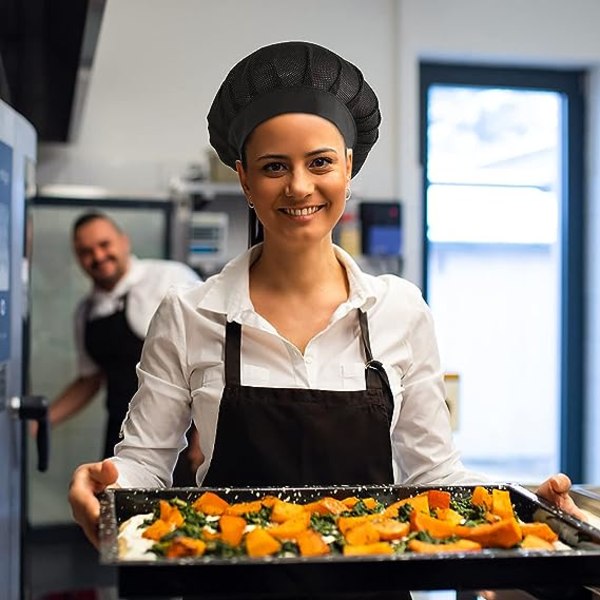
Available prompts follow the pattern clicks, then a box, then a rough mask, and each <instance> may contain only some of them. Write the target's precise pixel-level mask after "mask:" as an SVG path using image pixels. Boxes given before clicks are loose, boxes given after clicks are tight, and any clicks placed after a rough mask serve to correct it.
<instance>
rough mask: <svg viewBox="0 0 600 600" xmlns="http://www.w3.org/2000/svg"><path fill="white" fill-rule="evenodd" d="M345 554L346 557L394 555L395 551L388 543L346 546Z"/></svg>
mask: <svg viewBox="0 0 600 600" xmlns="http://www.w3.org/2000/svg"><path fill="white" fill-rule="evenodd" d="M343 552H344V556H364V555H367V554H393V553H394V549H393V548H392V546H391V544H389V543H388V542H375V543H374V544H356V545H349V544H346V545H345V546H344V550H343Z"/></svg>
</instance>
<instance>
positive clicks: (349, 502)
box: [340, 496, 360, 509]
mask: <svg viewBox="0 0 600 600" xmlns="http://www.w3.org/2000/svg"><path fill="white" fill-rule="evenodd" d="M359 500H360V498H357V497H356V496H348V497H347V498H342V499H341V500H340V502H341V503H342V504H343V505H344V506H346V507H348V508H350V509H352V508H354V507H355V506H356V505H357V504H358V502H359Z"/></svg>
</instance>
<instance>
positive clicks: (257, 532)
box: [246, 527, 281, 558]
mask: <svg viewBox="0 0 600 600" xmlns="http://www.w3.org/2000/svg"><path fill="white" fill-rule="evenodd" d="M279 550H281V544H280V543H279V542H278V541H277V540H276V539H275V538H274V537H273V536H272V535H270V534H269V533H268V532H267V531H265V530H264V529H261V528H259V527H257V528H256V529H253V530H252V531H250V532H249V533H247V534H246V552H247V553H248V556H251V557H252V558H259V557H262V556H270V555H272V554H275V553H276V552H279Z"/></svg>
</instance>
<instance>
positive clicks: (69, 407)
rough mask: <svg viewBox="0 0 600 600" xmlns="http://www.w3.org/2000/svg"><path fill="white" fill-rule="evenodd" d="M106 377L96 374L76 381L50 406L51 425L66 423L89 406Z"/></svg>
mask: <svg viewBox="0 0 600 600" xmlns="http://www.w3.org/2000/svg"><path fill="white" fill-rule="evenodd" d="M103 381H104V375H103V374H102V373H94V374H93V375H88V376H85V377H78V378H77V379H74V380H73V381H72V382H71V383H70V384H69V385H68V386H67V387H66V388H65V389H64V390H63V392H62V393H61V394H60V396H58V398H56V400H54V401H53V402H52V404H50V408H49V409H48V420H49V421H50V425H58V424H59V423H62V422H63V421H66V420H67V419H69V418H70V417H72V416H73V415H74V414H76V413H78V412H79V411H80V410H81V409H82V408H84V407H85V406H87V405H88V404H89V403H90V401H91V400H92V398H93V397H94V395H95V394H96V392H97V391H98V390H99V389H100V386H101V385H102V382H103Z"/></svg>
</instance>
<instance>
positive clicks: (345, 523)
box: [336, 515, 381, 535]
mask: <svg viewBox="0 0 600 600" xmlns="http://www.w3.org/2000/svg"><path fill="white" fill-rule="evenodd" d="M377 518H381V516H380V515H360V516H358V517H338V519H337V521H336V523H337V528H338V529H339V530H340V532H341V533H342V535H344V534H345V533H346V532H347V531H349V530H350V529H353V528H354V527H357V526H358V525H362V524H363V523H366V522H367V521H372V520H374V519H377Z"/></svg>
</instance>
